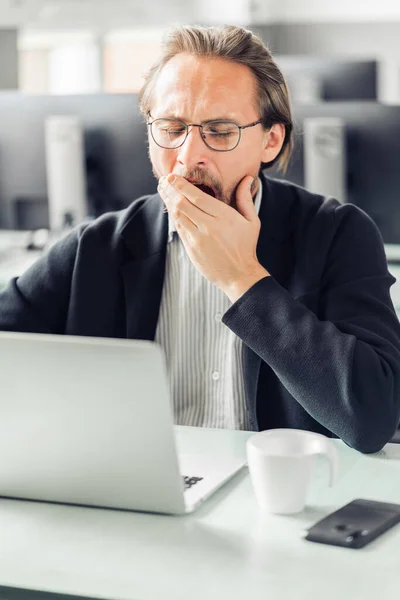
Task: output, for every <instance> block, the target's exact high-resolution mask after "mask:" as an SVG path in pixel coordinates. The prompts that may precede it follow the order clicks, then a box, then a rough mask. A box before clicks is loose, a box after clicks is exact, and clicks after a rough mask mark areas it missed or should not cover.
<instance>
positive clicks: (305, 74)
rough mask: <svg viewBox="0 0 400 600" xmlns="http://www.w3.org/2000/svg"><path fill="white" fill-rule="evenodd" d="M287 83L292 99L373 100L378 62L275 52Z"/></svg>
mask: <svg viewBox="0 0 400 600" xmlns="http://www.w3.org/2000/svg"><path fill="white" fill-rule="evenodd" d="M274 59H275V61H276V62H277V63H278V65H279V66H280V68H281V70H282V72H283V74H284V76H285V79H286V81H287V83H288V86H289V90H290V94H291V98H292V102H293V103H296V104H313V103H315V102H327V101H346V100H376V99H377V97H378V83H377V79H378V63H377V62H376V61H374V60H351V59H349V60H346V59H344V58H332V57H326V58H325V57H318V56H301V55H298V56H297V55H287V56H286V55H275V56H274Z"/></svg>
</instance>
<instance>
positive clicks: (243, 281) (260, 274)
mask: <svg viewBox="0 0 400 600" xmlns="http://www.w3.org/2000/svg"><path fill="white" fill-rule="evenodd" d="M264 277H270V273H268V271H267V270H266V269H264V267H262V266H261V265H258V267H257V269H255V270H254V271H253V270H252V271H251V273H246V274H245V275H243V276H242V277H240V278H239V279H237V280H235V281H233V282H231V283H230V284H229V285H228V286H225V287H224V289H223V290H222V291H223V292H224V293H225V294H226V295H227V296H228V298H229V299H230V300H231V302H232V303H233V302H236V300H238V299H239V298H240V297H241V296H243V294H245V293H246V292H247V291H248V290H249V289H250V288H251V287H253V285H255V284H256V283H257V282H258V281H260V280H261V279H264Z"/></svg>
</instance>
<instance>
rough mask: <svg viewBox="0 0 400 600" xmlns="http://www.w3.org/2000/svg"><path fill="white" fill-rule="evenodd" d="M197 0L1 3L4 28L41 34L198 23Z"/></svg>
mask: <svg viewBox="0 0 400 600" xmlns="http://www.w3.org/2000/svg"><path fill="white" fill-rule="evenodd" d="M194 1H195V0H151V2H146V1H143V0H0V27H3V28H4V27H18V28H22V29H25V28H28V29H38V30H48V29H50V30H52V29H64V30H65V29H91V30H98V31H105V30H109V29H121V28H137V27H149V26H165V25H168V24H170V23H183V22H186V23H187V22H193V21H194V20H196V16H197V15H196V14H195V11H194V10H193V9H192V4H191V2H194Z"/></svg>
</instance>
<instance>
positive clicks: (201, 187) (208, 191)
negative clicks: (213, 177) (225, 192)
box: [191, 182, 217, 198]
mask: <svg viewBox="0 0 400 600" xmlns="http://www.w3.org/2000/svg"><path fill="white" fill-rule="evenodd" d="M191 183H193V185H195V186H196V187H197V188H199V190H201V191H202V192H204V193H205V194H208V195H209V196H213V198H216V197H217V194H216V191H215V190H214V188H212V187H210V186H209V185H205V184H204V183H194V182H191Z"/></svg>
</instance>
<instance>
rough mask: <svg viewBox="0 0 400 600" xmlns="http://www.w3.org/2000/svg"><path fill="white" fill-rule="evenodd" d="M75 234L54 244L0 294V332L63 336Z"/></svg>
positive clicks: (74, 249) (75, 252) (75, 239)
mask: <svg viewBox="0 0 400 600" xmlns="http://www.w3.org/2000/svg"><path fill="white" fill-rule="evenodd" d="M79 231H80V229H75V230H73V231H72V232H71V233H70V234H68V235H67V236H66V237H64V238H62V239H61V240H60V241H58V242H57V243H56V244H54V246H52V247H51V248H50V249H49V250H48V251H47V252H46V253H45V254H44V255H43V256H41V257H40V258H39V259H38V260H37V261H36V262H35V263H34V264H33V265H32V266H31V267H30V268H29V269H28V270H27V271H25V273H23V274H22V275H21V276H20V277H18V278H14V279H12V280H11V281H10V282H9V283H8V285H7V287H6V288H5V289H4V290H2V292H0V330H3V331H24V332H31V333H59V334H61V333H64V330H65V322H66V316H67V312H68V304H69V298H70V291H71V280H72V275H73V269H74V263H75V257H76V254H77V249H78V245H79Z"/></svg>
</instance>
